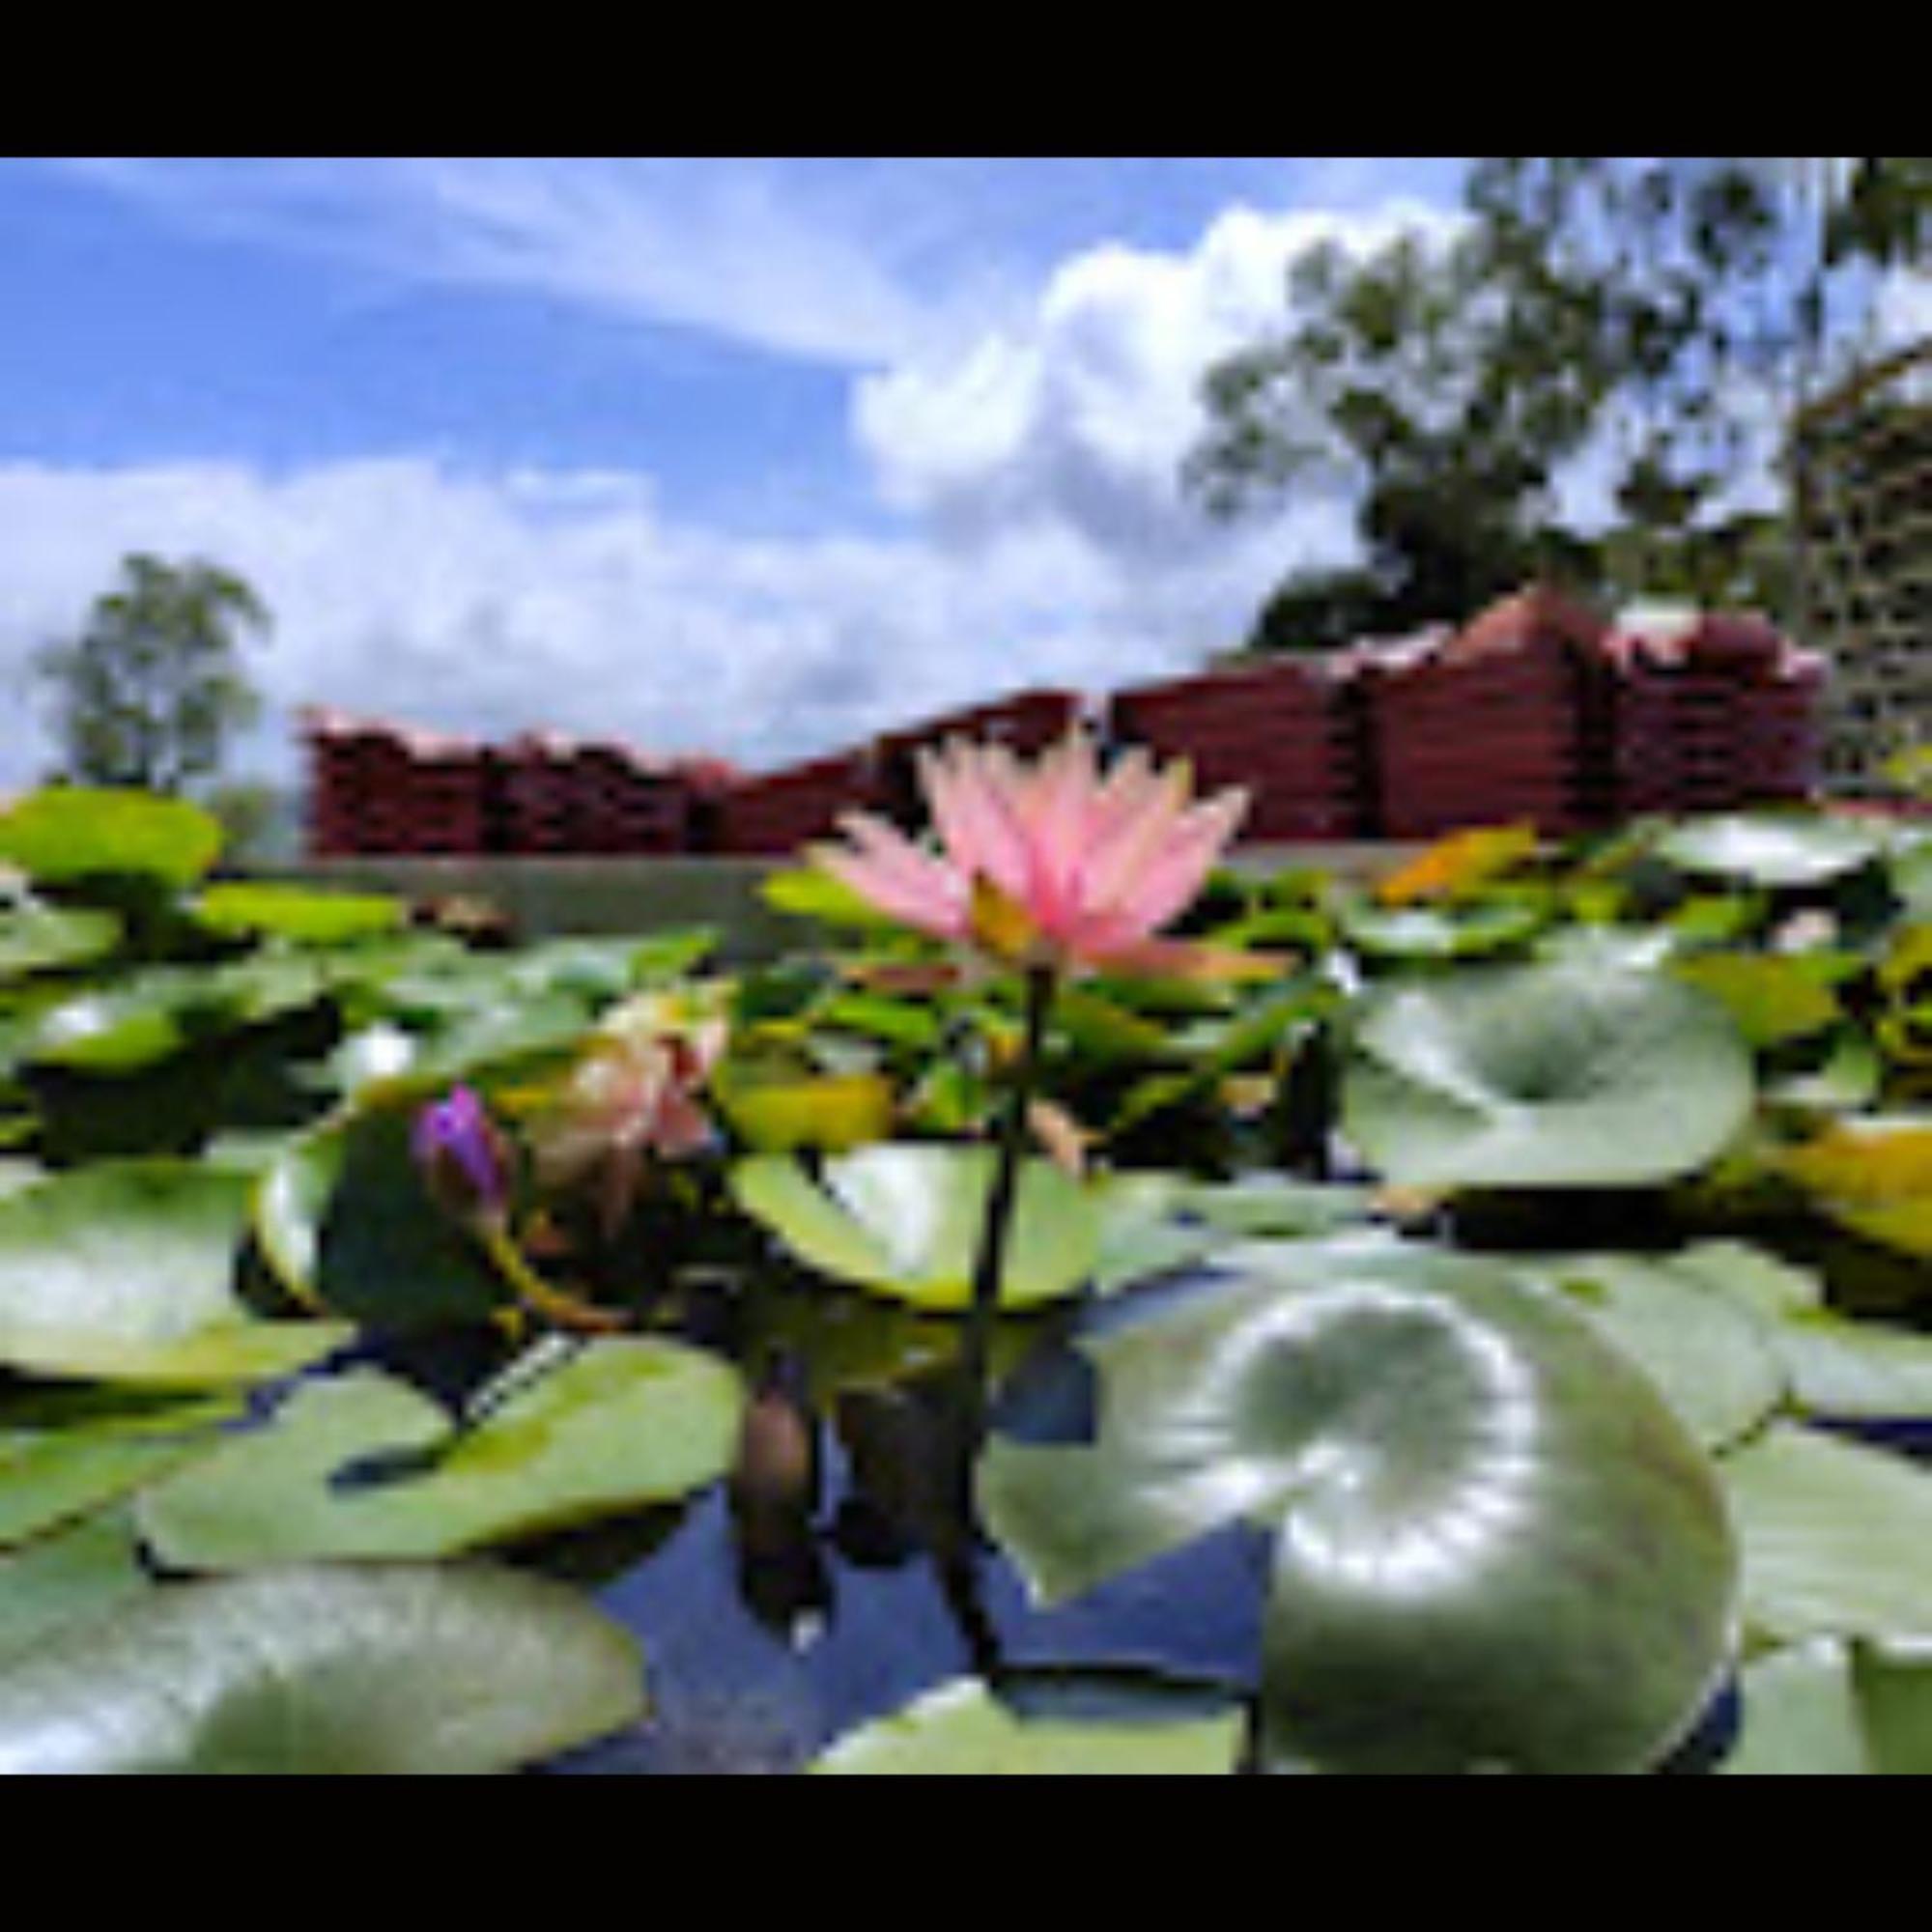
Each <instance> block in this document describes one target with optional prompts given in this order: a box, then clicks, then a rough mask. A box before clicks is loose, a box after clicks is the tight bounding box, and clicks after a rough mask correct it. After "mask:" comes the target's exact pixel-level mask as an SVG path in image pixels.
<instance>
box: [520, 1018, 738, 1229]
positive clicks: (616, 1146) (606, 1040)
mask: <svg viewBox="0 0 1932 1932" xmlns="http://www.w3.org/2000/svg"><path fill="white" fill-rule="evenodd" d="M726 1033H727V1024H726V1022H725V1018H724V1016H723V1014H722V1012H721V1011H718V1010H715V1009H710V1008H707V1007H704V1006H702V1005H701V1004H694V1002H693V1001H692V1000H691V999H690V998H689V997H680V996H677V995H670V994H662V995H641V996H639V998H637V999H634V1000H630V1001H627V1002H625V1003H624V1004H623V1005H622V1006H620V1007H618V1008H616V1009H613V1010H612V1011H611V1013H609V1014H607V1015H606V1016H605V1018H604V1021H603V1023H602V1024H601V1025H600V1027H599V1028H598V1031H597V1033H596V1035H595V1036H594V1037H593V1038H592V1040H591V1042H590V1044H589V1045H588V1046H587V1047H586V1049H585V1051H584V1053H583V1055H582V1058H581V1059H580V1060H579V1061H578V1063H577V1065H576V1066H575V1067H574V1068H573V1069H572V1071H571V1073H570V1076H569V1078H568V1080H567V1081H566V1082H565V1083H564V1087H563V1091H562V1093H561V1094H560V1095H559V1096H558V1099H557V1102H556V1105H555V1106H554V1108H553V1109H552V1110H551V1112H550V1114H549V1115H548V1116H547V1117H546V1118H545V1119H544V1120H543V1121H542V1122H539V1123H538V1125H537V1127H536V1130H535V1132H534V1134H533V1136H532V1151H533V1153H534V1155H535V1159H536V1167H537V1176H538V1179H539V1180H540V1181H542V1182H543V1183H544V1184H545V1185H546V1186H549V1187H559V1188H562V1187H573V1186H577V1185H581V1184H589V1185H591V1186H593V1187H594V1188H595V1189H596V1192H597V1196H598V1201H599V1205H600V1210H601V1212H602V1215H603V1219H604V1223H605V1226H606V1228H607V1229H611V1230H614V1229H615V1227H616V1226H617V1225H618V1224H619V1223H620V1222H621V1221H622V1220H623V1219H624V1217H625V1216H626V1215H627V1214H628V1213H629V1211H630V1208H631V1204H632V1202H633V1201H634V1200H635V1199H636V1196H637V1190H638V1186H639V1181H640V1180H641V1179H642V1176H643V1172H644V1169H645V1167H646V1165H647V1164H648V1163H649V1162H650V1161H651V1160H652V1159H654V1158H659V1159H676V1158H678V1157H679V1156H681V1155H684V1154H690V1153H696V1151H699V1150H700V1149H702V1148H704V1147H705V1146H707V1145H708V1144H709V1143H710V1141H711V1138H712V1134H713V1127H712V1122H711V1117H710V1115H709V1114H708V1113H707V1112H706V1111H705V1108H704V1106H703V1103H702V1100H701V1098H700V1096H701V1094H702V1093H703V1090H704V1083H705V1081H706V1079H707V1078H708V1077H709V1075H710V1072H711V1068H712V1066H713V1065H714V1064H715V1063H716V1061H717V1059H718V1056H719V1055H720V1054H721V1053H722V1052H723V1051H724V1048H725V1036H726Z"/></svg>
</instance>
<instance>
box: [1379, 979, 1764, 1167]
mask: <svg viewBox="0 0 1932 1932" xmlns="http://www.w3.org/2000/svg"><path fill="white" fill-rule="evenodd" d="M1755 1094H1756V1089H1755V1084H1754V1076H1753V1070H1752V1065H1751V1058H1750V1053H1749V1050H1748V1049H1747V1046H1746V1044H1745V1042H1744V1040H1743V1039H1742V1037H1740V1036H1739V1034H1738V1031H1737V1029H1736V1027H1735V1026H1734V1025H1733V1024H1732V1023H1731V1020H1730V1018H1729V1016H1728V1015H1727V1014H1726V1012H1725V1011H1724V1009H1723V1008H1722V1007H1721V1006H1720V1005H1719V1003H1718V1002H1717V1001H1715V1000H1714V999H1712V998H1711V997H1710V996H1709V995H1708V994H1706V993H1702V992H1700V991H1698V990H1697V989H1695V988H1693V987H1690V986H1686V985H1683V984H1681V983H1679V982H1678V981H1676V980H1672V979H1670V978H1668V977H1666V976H1664V975H1662V974H1651V973H1638V972H1625V973H1619V972H1614V971H1606V970H1599V971H1590V970H1584V969H1581V968H1579V967H1577V965H1575V964H1574V963H1571V964H1561V965H1553V964H1548V963H1544V964H1538V965H1533V966H1526V967H1521V968H1495V967H1492V968H1485V969H1479V970H1474V971H1471V972H1468V973H1466V974H1463V975H1460V976H1458V977H1456V978H1454V979H1451V980H1439V981H1434V982H1430V983H1426V984H1408V985H1403V986H1397V987H1392V988H1390V989H1389V990H1387V991H1386V992H1383V993H1381V994H1378V995H1373V996H1371V997H1370V999H1369V1000H1368V1001H1366V1002H1365V1003H1364V1006H1363V1009H1362V1011H1361V1014H1360V1018H1359V1022H1358V1024H1357V1026H1356V1028H1355V1030H1354V1036H1353V1038H1352V1040H1351V1043H1350V1052H1349V1057H1348V1063H1347V1065H1346V1068H1345V1071H1344V1076H1343V1092H1342V1115H1341V1121H1342V1128H1343V1131H1344V1133H1345V1134H1346V1135H1347V1136H1348V1138H1349V1139H1350V1141H1351V1142H1352V1143H1353V1144H1354V1146H1355V1147H1356V1148H1357V1149H1359V1150H1360V1151H1361V1153H1362V1154H1363V1156H1364V1158H1366V1159H1367V1160H1368V1161H1369V1162H1370V1163H1371V1165H1373V1166H1374V1167H1376V1168H1378V1170H1379V1171H1380V1172H1381V1173H1382V1174H1383V1175H1384V1176H1385V1177H1386V1178H1388V1179H1391V1180H1395V1181H1398V1182H1402V1183H1405V1184H1408V1185H1415V1186H1490V1187H1512V1186H1520V1187H1552V1186H1574V1187H1600V1186H1601V1187H1609V1186H1638V1185H1644V1184H1648V1183H1652V1182H1658V1181H1663V1180H1669V1179H1675V1178H1677V1177H1679V1176H1682V1175H1686V1174H1690V1173H1692V1172H1694V1171H1695V1170H1696V1169H1698V1168H1700V1167H1702V1166H1703V1165H1704V1164H1705V1163H1706V1162H1708V1161H1710V1160H1711V1159H1713V1158H1714V1157H1715V1156H1716V1155H1717V1154H1718V1153H1719V1151H1721V1150H1722V1149H1723V1147H1724V1146H1725V1145H1726V1143H1727V1142H1729V1141H1730V1139H1731V1138H1732V1136H1733V1135H1734V1134H1735V1133H1736V1132H1737V1131H1738V1129H1739V1128H1740V1127H1741V1126H1742V1125H1743V1124H1744V1123H1745V1122H1746V1121H1747V1119H1748V1117H1749V1115H1750V1111H1751V1107H1752V1105H1753V1102H1754V1099H1755Z"/></svg>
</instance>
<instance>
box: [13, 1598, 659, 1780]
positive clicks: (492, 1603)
mask: <svg viewBox="0 0 1932 1932" xmlns="http://www.w3.org/2000/svg"><path fill="white" fill-rule="evenodd" d="M644 1708H645V1706H644V1694H643V1676H642V1665H641V1660H640V1658H639V1652H638V1648H637V1645H636V1643H635V1641H634V1640H633V1639H632V1638H631V1636H630V1635H629V1634H627V1633H626V1632H625V1631H624V1630H623V1629H622V1628H621V1627H620V1626H618V1625H617V1624H615V1623H613V1622H611V1619H609V1618H608V1617H606V1616H605V1615H603V1613H602V1612H600V1611H598V1610H597V1609H595V1608H593V1607H592V1605H590V1604H589V1603H587V1602H586V1601H585V1600H584V1598H583V1597H582V1595H581V1594H580V1593H579V1592H578V1591H576V1590H574V1589H571V1588H568V1587H566V1586H565V1585H563V1584H559V1583H554V1582H551V1581H548V1580H547V1579H545V1578H542V1577H530V1576H524V1575H520V1574H518V1573H515V1572H511V1571H506V1570H501V1569H497V1568H495V1567H493V1566H489V1565H484V1564H471V1565H456V1566H451V1565H428V1566H416V1565H407V1564H385V1565H381V1566H376V1567H371V1568H355V1567H353V1566H341V1565H332V1566H321V1567H315V1568H295V1569H289V1570H280V1571H266V1572H262V1573H260V1574H257V1575H253V1576H247V1577H222V1578H218V1579H214V1580H211V1581H205V1582H198V1583H188V1584H180V1585H173V1586H170V1587H168V1588H165V1589H159V1590H155V1591H153V1592H151V1593H149V1594H147V1595H145V1596H143V1597H140V1598H138V1599H137V1600H135V1601H134V1602H133V1603H131V1604H129V1605H128V1606H127V1607H125V1608H124V1609H122V1610H119V1611H117V1612H114V1613H112V1614H109V1615H106V1616H101V1617H96V1618H91V1619H90V1620H88V1621H87V1622H86V1623H84V1624H82V1625H80V1626H79V1627H78V1628H76V1629H73V1630H71V1631H67V1632H62V1633H60V1634H55V1635H53V1636H50V1637H47V1638H44V1639H43V1640H42V1641H41V1642H39V1643H37V1644H35V1645H34V1646H33V1647H32V1648H30V1649H28V1650H26V1651H24V1652H23V1653H21V1654H19V1655H17V1656H16V1657H15V1658H14V1659H13V1660H12V1661H11V1662H7V1663H6V1664H5V1665H4V1666H0V1769H4V1770H7V1771H13V1772H26V1773H40V1774H71V1773H80V1772H92V1773H116V1772H118V1773H123V1774H182V1773H191V1772H201V1773H212V1772H213V1773H231V1774H237V1775H257V1776H264V1775H276V1774H281V1775H290V1774H315V1773H325V1772H332V1773H338V1774H356V1775H365V1776H377V1775H390V1774H411V1773H413V1774H422V1775H432V1776H434V1775H450V1774H456V1773H479V1772H494V1771H506V1770H510V1769H512V1768H514V1767H516V1766H518V1765H523V1764H528V1763H531V1762H533V1761H535V1760H538V1759H541V1758H544V1757H547V1756H549V1755H552V1754H554V1753H555V1752H557V1751H561V1750H564V1749H567V1748H569V1747H573V1746H576V1745H580V1744H584V1743H588V1742H589V1741H590V1740H592V1739H594V1738H598V1737H601V1736H604V1735H606V1734H608V1733H609V1732H611V1731H612V1730H616V1729H619V1728H621V1727H622V1726H623V1725H625V1724H628V1723H631V1722H633V1721H635V1720H636V1719H638V1718H639V1717H640V1716H641V1715H642V1713H643V1710H644Z"/></svg>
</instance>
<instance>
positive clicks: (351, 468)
mask: <svg viewBox="0 0 1932 1932" xmlns="http://www.w3.org/2000/svg"><path fill="white" fill-rule="evenodd" d="M133 549H146V550H151V551H153V552H156V554H161V555H163V556H169V557H185V556H188V555H201V556H207V557H211V558H213V559H215V560H218V561H219V562H221V563H223V564H225V565H227V566H228V567H230V568H232V569H235V570H237V571H239V572H240V573H241V575H242V576H243V577H245V578H246V579H247V580H248V581H249V582H251V583H253V584H254V585H255V586H256V588H257V589H258V590H259V591H260V592H261V594H262V596H263V598H264V599H265V601H266V602H267V603H268V605H269V607H270V611H272V612H273V613H274V616H275V619H276V622H275V626H274V629H273V631H272V633H271V634H270V636H269V637H268V638H267V639H262V640H259V641H251V642H250V644H249V646H248V651H249V658H250V664H251V668H252V670H253V672H254V675H255V677H256V680H257V682H258V684H259V685H260V687H261V688H262V690H263V693H264V696H265V697H266V698H267V699H268V700H269V712H268V716H267V717H266V719H265V721H264V725H263V728H262V731H261V733H260V735H259V737H258V739H257V741H256V742H255V743H254V744H253V745H252V746H251V747H250V748H249V752H248V755H247V756H246V757H245V758H243V759H241V760H238V762H240V763H243V764H246V765H249V766H252V767H253V768H255V769H258V770H264V771H266V772H268V773H269V774H270V775H271V776H275V777H278V778H281V779H284V780H287V779H290V778H292V777H293V776H294V768H293V763H292V758H293V752H294V737H293V716H292V714H293V710H294V707H296V706H298V705H299V704H301V703H304V702H308V701H321V702H327V703H331V704H336V705H340V706H343V707H346V708H348V709H351V710H358V709H360V710H367V711H371V712H376V713H381V714H384V715H388V716H392V717H396V718H399V719H403V720H406V721H409V722H412V723H415V724H420V725H427V726H430V727H433V728H439V729H443V730H450V731H459V732H471V733H475V734H478V735H485V736H497V735H506V734H508V733H509V732H512V731H515V730H518V729H522V728H525V727H527V726H531V725H554V726H556V727H559V728H562V729H566V730H577V731H584V732H615V733H621V734H626V735H629V736H631V737H634V738H635V739H637V740H638V741H639V743H642V744H645V745H647V746H651V747H654V748H657V749H660V750H666V751H691V750H699V749H704V750H711V751H716V752H719V753H725V754H726V755H730V756H733V757H737V758H739V759H742V760H743V761H745V762H747V763H750V764H753V765H758V764H766V763H776V762H781V761H782V760H784V759H786V758H789V757H792V756H804V755H809V754H810V753H814V752H818V751H822V750H828V749H831V748H833V747H834V746H837V745H839V744H843V743H847V742H850V741H851V740H852V739H854V738H855V737H858V736H861V735H864V734H865V733H867V732H869V731H873V730H876V729H879V728H881V727H883V726H885V725H890V724H893V723H896V722H899V721H902V720H904V719H905V718H908V717H915V716H919V715H921V714H923V713H925V712H930V711H935V710H940V709H944V708H946V707H948V706H951V705H954V704H959V703H964V702H968V701H972V700H974V699H977V698H979V697H981V696H986V695H988V694H990V693H992V692H997V691H1002V690H1009V689H1012V688H1015V687H1017V686H1019V685H1021V684H1026V683H1035V682H1043V683H1068V684H1072V685H1074V686H1076V687H1078V688H1083V689H1099V688H1103V687H1104V686H1105V685H1106V684H1108V683H1110V682H1113V681H1116V680H1118V679H1121V678H1124V677H1131V676H1133V675H1136V674H1140V673H1143V672H1146V671H1150V670H1152V669H1155V668H1164V667H1165V666H1167V665H1169V664H1178V663H1181V662H1186V661H1188V658H1189V656H1190V655H1191V654H1192V653H1190V651H1189V649H1188V644H1189V642H1190V641H1191V640H1190V639H1187V638H1186V637H1185V636H1184V634H1183V627H1184V623H1185V619H1186V617H1187V616H1188V614H1189V613H1188V611H1186V609H1185V608H1181V609H1177V608H1176V597H1177V595H1179V603H1180V605H1181V606H1182V607H1184V606H1185V604H1186V598H1185V596H1184V594H1180V593H1177V592H1170V594H1169V596H1168V597H1167V599H1166V600H1165V602H1164V603H1163V604H1161V605H1160V607H1159V608H1158V609H1156V610H1153V611H1148V610H1142V609H1137V608H1135V607H1134V606H1133V605H1132V603H1131V602H1130V601H1128V600H1125V599H1123V596H1122V584H1121V582H1119V580H1118V579H1117V577H1116V576H1115V575H1114V574H1113V573H1111V572H1110V571H1108V570H1107V569H1106V568H1105V567H1103V566H1102V565H1100V564H1098V563H1096V561H1095V559H1094V557H1093V556H1092V555H1091V554H1088V553H1087V552H1086V551H1084V550H1083V549H1082V548H1081V547H1080V546H1078V545H1076V544H1074V543H1071V542H1069V540H1068V539H1067V538H1065V536H1064V535H1062V534H1058V533H1054V532H1050V531H1042V532H1036V533H1033V534H1031V535H1028V534H1026V533H1014V534H1011V535H1009V536H1008V537H1006V538H1004V539H1002V540H1001V541H1000V542H998V543H997V544H995V545H993V546H992V547H991V548H990V549H989V550H987V551H985V552H983V553H982V554H980V555H978V556H976V557H974V558H971V559H968V558H965V557H961V556H956V555H953V554H949V553H947V552H945V551H943V550H941V549H938V548H936V547H934V546H931V545H929V544H927V543H924V542H923V541H922V540H921V539H919V538H918V537H916V536H908V537H905V538H902V539H855V538H818V539H795V538H788V539H783V540H778V539H763V540H756V539H748V538H743V537H736V536H730V535H725V534H723V533H720V532H718V531H715V530H707V529H703V528H699V527H696V526H688V525H679V524H676V523H674V522H671V521H669V520H668V519H667V518H665V517H664V516H663V514H662V513H661V512H660V510H659V509H658V507H657V505H656V504H655V502H654V500H653V496H652V492H651V491H650V489H649V488H648V486H647V485H646V484H644V483H642V482H640V481H636V480H633V479H627V478H618V477H612V476H610V475H602V474H582V473H559V474H546V473H537V472H529V471H523V472H515V473H510V474H506V475H497V476H477V475H462V474H457V473H454V472H452V471H450V470H449V469H445V468H443V467H441V466H440V465H438V464H436V463H433V462H430V461H426V460H422V459H417V458H412V457H411V458H393V459H382V460H369V461H362V462H355V463H337V464H328V465H321V466H317V467H314V468H311V469H297V470H293V471H290V472H288V473H285V474H278V475H270V474H268V473H266V472H263V471H260V470H257V469H251V468H249V467H247V466H243V465H236V464H180V465H169V466H155V467H148V468H128V469H100V470H82V469H53V468H49V467H45V466H41V465H35V464H22V463H14V464H8V465H0V584H4V586H5V592H4V601H0V677H5V678H7V679H8V680H9V681H10V682H11V683H12V684H13V687H14V690H15V692H16V694H18V693H21V692H22V691H23V672H24V665H25V660H26V656H27V653H28V652H29V651H30V650H31V648H32V647H33V645H34V644H36V643H37V642H40V641H43V640H44V639H48V638H51V637H55V636H59V635H63V634H66V633H71V630H72V629H73V628H74V627H75V626H76V625H77V624H78V622H79V621H80V619H81V617H82V616H83V615H84V613H85V611H86V609H87V606H88V604H89V602H90V601H91V600H92V598H93V597H94V596H95V595H96V594H97V593H98V592H99V591H100V590H101V589H103V588H105V587H106V585H107V583H108V582H109V581H110V579H111V578H112V577H113V576H114V574H115V571H116V568H117V566H118V562H119V559H120V558H121V556H122V555H123V554H126V553H127V552H128V551H130V550H133ZM1163 623H1165V624H1166V625H1167V626H1168V629H1167V630H1166V632H1165V633H1163V631H1162V628H1161V626H1162V624H1163ZM1197 648H1198V647H1197ZM24 708H25V707H24V704H23V705H22V709H24ZM47 755H48V747H47V745H46V742H45V740H44V737H43V735H41V734H40V733H38V732H36V731H30V730H24V729H16V730H15V731H14V732H12V733H10V734H8V737H7V740H6V742H5V746H4V750H0V786H12V785H17V784H21V783H24V782H27V781H30V780H31V779H32V778H33V777H34V776H35V775H36V773H37V772H38V771H39V770H40V769H42V768H43V765H44V763H45V762H46V758H47Z"/></svg>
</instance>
